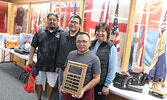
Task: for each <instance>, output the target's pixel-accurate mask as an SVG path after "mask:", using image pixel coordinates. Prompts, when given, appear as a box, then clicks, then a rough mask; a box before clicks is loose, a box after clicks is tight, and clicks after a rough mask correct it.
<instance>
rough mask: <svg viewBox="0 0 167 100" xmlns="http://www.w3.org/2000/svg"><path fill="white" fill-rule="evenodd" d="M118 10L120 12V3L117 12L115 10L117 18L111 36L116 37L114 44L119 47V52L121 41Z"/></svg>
mask: <svg viewBox="0 0 167 100" xmlns="http://www.w3.org/2000/svg"><path fill="white" fill-rule="evenodd" d="M118 10H119V2H118V3H117V6H116V10H115V18H114V22H113V26H112V32H111V35H115V37H116V38H115V40H114V41H113V43H114V44H115V45H116V47H117V52H119V51H120V41H119V29H118Z"/></svg>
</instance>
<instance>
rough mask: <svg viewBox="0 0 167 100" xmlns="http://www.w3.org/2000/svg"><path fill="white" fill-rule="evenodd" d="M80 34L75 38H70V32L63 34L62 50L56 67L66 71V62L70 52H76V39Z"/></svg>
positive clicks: (61, 39)
mask: <svg viewBox="0 0 167 100" xmlns="http://www.w3.org/2000/svg"><path fill="white" fill-rule="evenodd" d="M79 34H80V31H78V32H77V34H76V35H75V36H70V32H69V31H68V32H66V33H65V34H61V37H60V48H59V53H58V56H57V60H56V65H57V66H58V67H60V68H62V69H63V70H64V69H65V65H64V64H65V62H66V60H67V56H68V54H69V52H70V51H73V50H76V49H77V47H76V37H77V36H78V35H79Z"/></svg>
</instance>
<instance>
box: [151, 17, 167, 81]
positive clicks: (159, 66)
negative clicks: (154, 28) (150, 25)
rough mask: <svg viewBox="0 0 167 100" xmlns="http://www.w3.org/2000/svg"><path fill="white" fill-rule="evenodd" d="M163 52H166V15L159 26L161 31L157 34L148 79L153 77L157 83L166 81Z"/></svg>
mask: <svg viewBox="0 0 167 100" xmlns="http://www.w3.org/2000/svg"><path fill="white" fill-rule="evenodd" d="M165 50H166V14H165V17H164V20H163V23H162V25H161V31H160V33H159V37H158V41H157V45H156V49H155V53H154V58H153V60H152V63H151V66H150V72H149V78H151V77H153V78H154V81H159V79H162V80H163V82H164V81H165V79H166V60H165Z"/></svg>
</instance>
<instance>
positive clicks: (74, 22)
mask: <svg viewBox="0 0 167 100" xmlns="http://www.w3.org/2000/svg"><path fill="white" fill-rule="evenodd" d="M70 23H71V24H72V23H73V24H79V22H76V21H72V20H71V21H70Z"/></svg>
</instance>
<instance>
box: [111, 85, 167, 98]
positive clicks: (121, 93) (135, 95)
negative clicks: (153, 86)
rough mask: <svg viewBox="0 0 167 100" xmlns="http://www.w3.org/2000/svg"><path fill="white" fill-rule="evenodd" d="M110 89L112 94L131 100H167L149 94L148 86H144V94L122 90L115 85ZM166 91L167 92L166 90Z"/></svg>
mask: <svg viewBox="0 0 167 100" xmlns="http://www.w3.org/2000/svg"><path fill="white" fill-rule="evenodd" d="M109 88H110V92H111V93H113V94H116V95H118V96H121V97H124V98H126V99H130V100H167V98H165V99H160V98H157V97H154V96H152V95H150V94H148V92H149V88H148V84H146V85H144V86H143V93H138V92H133V91H129V90H121V89H119V88H116V87H114V86H113V84H110V86H109ZM164 90H166V92H167V89H166V88H165V89H164Z"/></svg>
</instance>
